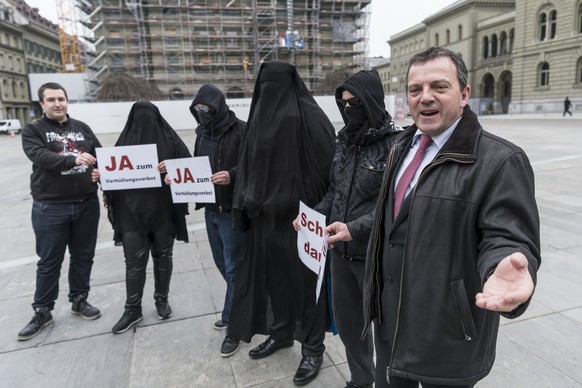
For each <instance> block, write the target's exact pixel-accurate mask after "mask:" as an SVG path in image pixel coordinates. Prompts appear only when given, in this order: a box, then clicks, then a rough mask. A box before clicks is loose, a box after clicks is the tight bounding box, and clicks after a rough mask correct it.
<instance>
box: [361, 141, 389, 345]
mask: <svg viewBox="0 0 582 388" xmlns="http://www.w3.org/2000/svg"><path fill="white" fill-rule="evenodd" d="M391 148H392V149H391V150H390V154H389V156H388V161H387V163H386V166H385V167H384V168H385V171H386V174H387V175H388V177H387V178H389V175H390V170H391V168H392V165H393V164H394V155H395V153H396V143H394V144H393V145H392V147H391ZM389 182H390V179H387V182H386V183H388V184H386V185H384V186H383V187H382V188H381V191H380V193H379V194H378V204H379V203H384V201H385V199H386V193H387V192H388V190H389V189H390V184H389ZM381 218H382V216H381V212H377V214H376V217H375V222H376V225H378V224H379V223H380V220H381ZM374 241H375V244H374V257H378V256H379V255H380V244H378V241H380V233H379V231H378V228H376V235H375V236H374ZM372 282H373V286H374V287H372V289H375V290H379V289H380V282H379V280H378V265H377V260H372ZM376 311H377V313H378V314H377V315H378V316H377V318H376V319H377V320H378V324H381V323H382V306H381V303H380V297H379V296H376ZM371 312H372V297H371V295H369V296H368V316H367V317H366V321H367V322H366V326H365V329H364V332H363V333H362V339H363V338H364V337H365V336H366V335H367V334H368V331H369V330H370V315H371Z"/></svg>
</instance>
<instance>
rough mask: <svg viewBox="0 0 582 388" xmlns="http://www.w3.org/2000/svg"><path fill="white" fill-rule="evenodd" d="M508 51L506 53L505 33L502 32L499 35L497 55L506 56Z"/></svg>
mask: <svg viewBox="0 0 582 388" xmlns="http://www.w3.org/2000/svg"><path fill="white" fill-rule="evenodd" d="M508 53H509V51H507V33H506V32H505V31H503V32H502V33H501V35H499V55H506V54H508Z"/></svg>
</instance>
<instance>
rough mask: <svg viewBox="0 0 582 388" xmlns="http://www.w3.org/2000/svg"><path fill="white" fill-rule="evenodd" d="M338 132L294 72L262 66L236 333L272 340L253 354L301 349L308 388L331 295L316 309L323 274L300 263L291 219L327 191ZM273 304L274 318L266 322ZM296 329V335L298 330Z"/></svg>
mask: <svg viewBox="0 0 582 388" xmlns="http://www.w3.org/2000/svg"><path fill="white" fill-rule="evenodd" d="M333 138H334V128H333V126H332V124H331V123H330V121H329V119H328V118H327V116H326V115H325V113H323V111H322V110H321V108H320V107H319V106H318V105H317V103H316V102H315V100H314V99H313V97H312V96H311V94H310V93H309V91H308V90H307V87H306V86H305V84H304V83H303V81H302V79H301V78H300V77H299V74H298V73H297V71H296V69H295V67H294V66H293V65H290V64H288V63H285V62H281V61H269V62H265V63H263V64H262V65H261V67H260V70H259V73H258V75H257V80H256V83H255V89H254V93H253V98H252V102H251V109H250V113H249V119H248V121H247V128H246V130H245V134H244V137H243V143H242V146H241V150H240V159H239V167H238V176H237V183H236V185H235V193H234V201H233V217H234V219H235V226H236V227H237V228H239V229H243V230H246V229H248V232H247V234H246V236H245V240H244V242H243V247H242V251H243V252H242V257H241V262H240V264H239V270H238V271H237V277H236V279H237V281H236V284H235V295H234V300H233V305H232V306H233V309H232V312H231V323H230V326H229V330H230V335H233V336H236V337H238V338H240V339H242V340H243V341H245V342H250V340H251V338H252V336H253V335H254V334H257V333H261V334H269V337H268V338H267V339H266V341H264V342H263V343H262V344H260V345H259V346H258V347H256V348H254V349H252V350H251V351H250V352H249V355H250V357H251V358H254V359H258V358H263V357H267V356H269V355H270V354H272V353H273V352H275V351H276V350H278V349H281V348H283V347H288V346H291V345H293V338H296V339H297V340H299V341H300V342H301V343H302V355H303V358H302V360H301V363H300V364H299V368H298V370H297V373H296V375H295V378H294V379H293V381H294V383H295V384H298V385H304V384H307V383H309V382H310V381H311V380H313V379H314V378H315V377H316V376H317V373H318V371H319V367H320V366H321V361H322V358H323V352H324V350H325V346H324V344H323V340H324V338H325V326H326V311H325V306H326V297H325V292H321V294H320V297H319V301H318V303H317V304H316V303H315V300H316V298H315V288H316V283H317V275H316V274H315V273H313V272H312V271H310V270H309V269H308V268H307V267H306V266H305V265H304V264H303V263H302V262H301V260H300V259H299V257H298V253H297V234H296V232H295V231H294V230H293V226H292V221H293V220H294V219H295V217H296V216H297V214H298V213H299V201H303V202H304V203H305V204H307V205H308V206H314V205H316V204H317V203H318V202H319V201H320V200H321V198H322V197H323V195H324V193H325V190H326V189H327V185H328V182H329V180H328V177H329V169H330V166H331V161H332V158H333V152H334V144H333ZM268 300H270V304H271V308H272V315H273V319H272V322H267V316H268V314H267V305H268ZM296 329H297V330H296Z"/></svg>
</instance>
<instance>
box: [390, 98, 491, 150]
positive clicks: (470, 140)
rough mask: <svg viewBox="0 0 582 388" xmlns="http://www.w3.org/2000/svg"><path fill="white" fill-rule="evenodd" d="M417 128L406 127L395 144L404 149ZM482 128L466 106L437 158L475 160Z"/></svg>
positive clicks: (413, 126)
mask: <svg viewBox="0 0 582 388" xmlns="http://www.w3.org/2000/svg"><path fill="white" fill-rule="evenodd" d="M417 129H418V127H417V126H416V124H413V125H411V126H410V127H408V128H407V129H406V130H405V131H404V132H402V134H401V135H400V136H398V139H397V143H398V144H399V145H400V147H404V146H405V145H406V144H408V142H409V141H410V139H411V138H412V136H413V135H414V133H415V132H416V130H417ZM481 131H482V127H481V124H480V123H479V120H478V119H477V115H476V114H475V113H474V112H473V111H472V110H471V108H469V106H468V105H467V106H466V107H465V108H464V110H463V116H462V117H461V121H459V124H458V125H457V128H455V131H454V132H453V134H452V135H451V137H450V138H449V140H448V141H447V142H446V143H445V145H444V146H443V147H442V148H441V150H440V152H439V154H438V155H437V158H438V157H440V156H443V155H451V154H454V155H455V156H456V157H458V158H462V159H467V160H474V159H476V152H477V143H478V139H479V135H480V134H481Z"/></svg>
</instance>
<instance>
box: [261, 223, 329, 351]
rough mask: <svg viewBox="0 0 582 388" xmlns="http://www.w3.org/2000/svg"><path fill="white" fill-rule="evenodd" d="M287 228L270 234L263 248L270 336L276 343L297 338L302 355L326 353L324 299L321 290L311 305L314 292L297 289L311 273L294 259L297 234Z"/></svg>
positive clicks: (312, 275) (302, 285)
mask: <svg viewBox="0 0 582 388" xmlns="http://www.w3.org/2000/svg"><path fill="white" fill-rule="evenodd" d="M290 224H291V222H289V225H290ZM287 229H289V230H285V231H280V232H279V233H278V234H277V235H276V236H275V235H273V238H272V239H270V241H269V243H268V246H267V247H266V257H267V258H268V259H267V263H266V286H267V291H268V294H269V297H270V299H271V307H272V309H273V318H274V321H273V324H272V325H271V327H270V328H269V335H270V336H271V337H272V338H273V339H275V340H276V341H287V340H289V339H292V338H294V337H296V338H300V339H301V344H302V354H303V356H320V355H322V354H323V352H324V351H325V345H324V344H323V342H324V340H325V329H326V305H327V296H326V293H325V289H324V288H323V289H322V291H321V293H320V295H319V301H318V303H317V305H314V303H313V300H314V298H315V294H314V292H313V291H311V292H305V290H303V289H300V288H303V287H305V283H304V280H305V278H306V277H309V278H313V277H314V274H313V272H310V270H309V269H308V268H307V267H305V266H304V265H303V263H301V261H300V260H299V258H298V257H297V249H296V244H297V242H296V239H297V236H296V233H295V231H293V230H292V228H290V227H289V228H287ZM324 286H325V284H324ZM309 287H310V286H309ZM313 287H315V284H313ZM298 288H299V289H298ZM298 298H299V300H298ZM298 322H300V324H301V327H300V328H297V327H296V325H297V323H298ZM296 329H298V331H296ZM294 333H295V335H294Z"/></svg>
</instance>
